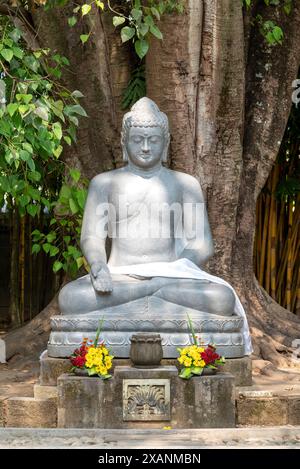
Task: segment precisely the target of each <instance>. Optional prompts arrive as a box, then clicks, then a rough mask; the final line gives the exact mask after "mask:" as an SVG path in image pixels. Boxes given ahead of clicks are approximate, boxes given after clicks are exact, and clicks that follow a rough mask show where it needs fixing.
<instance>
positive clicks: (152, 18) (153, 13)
mask: <svg viewBox="0 0 300 469" xmlns="http://www.w3.org/2000/svg"><path fill="white" fill-rule="evenodd" d="M66 3H68V0H48V1H47V3H46V5H45V9H46V10H48V9H49V8H52V7H57V6H64V5H66ZM184 5H185V1H184V0H148V1H147V2H142V1H141V0H126V1H123V2H121V1H120V3H119V4H116V5H115V4H114V7H112V5H111V1H110V0H103V1H100V0H87V2H86V3H84V4H83V5H77V6H76V7H75V8H73V14H72V16H71V17H70V18H68V24H69V26H70V27H74V26H75V25H76V24H77V22H78V21H79V19H81V18H83V17H85V16H87V15H90V14H93V13H94V12H95V11H97V9H98V10H99V11H100V12H102V11H110V12H111V13H112V14H113V17H112V23H113V25H114V26H115V28H118V27H120V26H121V29H120V35H121V39H122V42H123V43H125V42H127V41H131V42H132V43H133V46H134V50H135V52H136V54H137V56H138V57H139V59H140V60H142V59H143V58H144V57H145V55H146V54H147V52H148V50H149V46H150V39H151V36H152V37H156V38H157V39H160V40H161V39H163V35H162V33H161V31H160V29H159V27H158V22H159V21H160V19H161V17H162V15H165V14H171V13H179V14H180V13H183V12H184ZM91 34H92V31H90V32H89V33H88V34H82V35H81V36H80V40H81V42H82V44H85V43H86V42H87V41H88V39H89V37H90V36H91Z"/></svg>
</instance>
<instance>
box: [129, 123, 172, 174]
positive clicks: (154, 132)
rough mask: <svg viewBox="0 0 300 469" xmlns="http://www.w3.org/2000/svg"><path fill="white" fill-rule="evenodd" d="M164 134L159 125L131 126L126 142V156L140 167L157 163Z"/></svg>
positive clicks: (161, 150) (146, 167) (152, 165)
mask: <svg viewBox="0 0 300 469" xmlns="http://www.w3.org/2000/svg"><path fill="white" fill-rule="evenodd" d="M164 146H165V141H164V135H163V132H162V129H161V128H160V127H131V128H130V129H129V135H128V139H127V142H126V150H127V153H128V158H129V160H130V161H131V163H133V164H134V165H136V166H138V167H140V168H142V169H150V168H152V167H154V166H155V165H157V163H158V162H159V161H160V160H161V158H162V155H163V150H164Z"/></svg>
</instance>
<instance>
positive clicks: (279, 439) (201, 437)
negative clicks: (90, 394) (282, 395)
mask: <svg viewBox="0 0 300 469" xmlns="http://www.w3.org/2000/svg"><path fill="white" fill-rule="evenodd" d="M208 447H210V448H216V447H225V448H228V447H233V448H238V447H248V448H261V447H264V448H270V447H271V448H273V449H276V448H299V447H300V427H299V426H298V427H290V426H285V427H275V428H274V427H268V428H259V427H252V428H225V429H224V428H213V429H210V428H206V429H195V428H193V429H191V430H189V429H180V430H175V429H172V430H163V429H162V428H161V429H156V430H150V429H145V430H137V429H129V430H106V429H105V430H101V429H92V428H89V429H86V430H85V429H73V428H72V429H70V428H69V429H65V428H56V429H42V428H33V429H30V428H18V429H16V428H3V429H1V428H0V448H68V449H69V448H85V449H100V448H101V449H105V450H109V449H110V448H111V449H114V448H115V449H117V448H119V449H127V448H132V449H133V448H147V449H149V450H150V451H151V449H153V448H170V449H171V448H172V449H173V448H174V449H176V448H179V449H182V448H185V449H190V448H200V449H201V448H208Z"/></svg>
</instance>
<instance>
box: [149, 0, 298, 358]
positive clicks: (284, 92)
mask: <svg viewBox="0 0 300 469" xmlns="http://www.w3.org/2000/svg"><path fill="white" fill-rule="evenodd" d="M254 9H255V11H254V12H253V13H254V14H257V13H260V14H262V16H263V17H264V18H265V19H272V20H273V21H275V22H277V23H279V24H280V25H282V27H283V30H284V31H285V39H284V42H283V44H282V45H277V46H274V47H270V46H268V45H267V44H266V42H265V41H264V39H263V37H262V36H261V34H260V32H259V30H258V28H257V26H251V22H250V21H249V16H248V15H246V16H245V18H243V13H242V6H241V3H239V2H236V1H235V0H222V1H221V2H220V1H218V0H202V1H195V0H190V2H189V9H187V11H186V13H185V15H183V16H177V15H172V17H171V18H166V17H165V18H164V20H163V22H162V24H161V29H162V31H163V33H164V41H163V42H160V41H157V40H153V41H152V47H151V50H150V53H149V54H148V55H147V91H148V95H149V97H152V98H153V99H155V100H156V101H157V102H158V104H159V105H160V106H161V107H162V109H164V111H166V112H169V117H170V124H171V130H172V137H173V140H172V146H171V152H172V153H171V162H172V166H173V167H174V168H176V169H177V168H178V169H183V170H185V171H188V172H191V173H193V174H194V175H196V176H197V177H198V178H199V180H200V182H201V184H202V187H203V189H204V191H205V193H206V198H207V206H208V212H209V219H210V223H211V227H212V231H213V236H214V240H215V251H216V252H215V256H214V258H213V260H212V261H211V262H210V266H209V267H210V269H211V271H212V272H213V273H215V274H216V275H219V276H222V277H224V278H225V279H226V280H228V281H229V282H230V283H231V284H232V285H233V286H234V287H235V288H236V290H237V291H238V293H239V295H240V297H241V300H242V302H243V304H244V306H245V309H246V312H247V315H248V320H249V323H250V325H251V326H252V329H251V330H252V335H253V339H254V353H255V355H257V356H261V357H262V358H264V359H267V360H272V361H273V362H274V363H275V364H276V365H286V363H287V362H286V360H285V359H284V358H283V357H282V355H280V354H279V353H278V352H280V353H281V354H282V352H288V351H289V348H290V346H291V342H292V340H293V339H295V338H297V337H299V332H300V321H299V318H297V317H296V316H295V315H293V314H291V313H289V312H288V311H286V310H284V309H283V308H281V307H280V306H279V305H277V304H276V303H275V302H274V301H273V300H272V299H271V298H270V297H269V296H268V295H267V294H266V292H264V291H263V290H262V289H261V287H260V286H259V285H258V283H257V281H256V279H255V277H254V273H253V239H254V231H255V210H256V200H257V196H258V194H259V193H260V191H261V189H262V188H263V186H264V183H265V181H266V178H267V177H268V175H269V173H270V171H271V168H272V165H273V164H274V162H275V159H276V156H277V154H278V149H279V146H280V142H281V140H282V137H283V133H284V130H285V127H286V124H287V120H288V116H289V112H290V108H291V104H292V103H291V84H292V81H293V80H294V79H295V78H296V77H297V73H298V69H299V65H300V41H299V36H300V27H299V26H300V9H299V5H297V6H296V5H294V9H293V12H292V15H291V16H286V15H285V14H284V13H281V14H279V13H278V9H275V8H271V7H266V5H265V6H263V5H261V4H260V7H259V8H258V7H257V6H255V7H254ZM172 31H176V34H172ZM177 32H178V33H177ZM243 44H244V47H242V45H243ZM171 53H172V59H170V57H171ZM161 77H164V79H163V80H162V79H161ZM166 89H167V92H166Z"/></svg>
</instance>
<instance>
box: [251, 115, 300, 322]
mask: <svg viewBox="0 0 300 469" xmlns="http://www.w3.org/2000/svg"><path fill="white" fill-rule="evenodd" d="M299 156H300V107H299V106H298V108H297V107H296V106H293V108H292V111H291V115H290V118H289V121H288V125H287V128H286V132H285V135H284V138H283V141H282V144H281V147H280V151H279V154H278V158H277V161H276V164H275V166H274V167H273V170H272V172H271V174H270V175H269V178H268V180H267V182H266V184H265V187H264V189H263V190H262V192H261V194H260V195H259V197H258V201H257V210H256V237H255V244H254V266H255V273H256V277H257V279H258V281H259V283H260V284H261V285H262V286H263V287H264V289H265V290H266V291H267V292H268V293H269V295H270V296H271V297H272V298H274V300H276V301H277V302H278V303H279V304H280V305H282V306H283V307H284V308H286V309H288V310H290V311H292V312H293V313H295V314H297V315H300V256H299V248H300V236H299V226H300V224H299V220H300V193H299V188H300V182H299V172H300V171H299V169H300V168H299Z"/></svg>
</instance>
